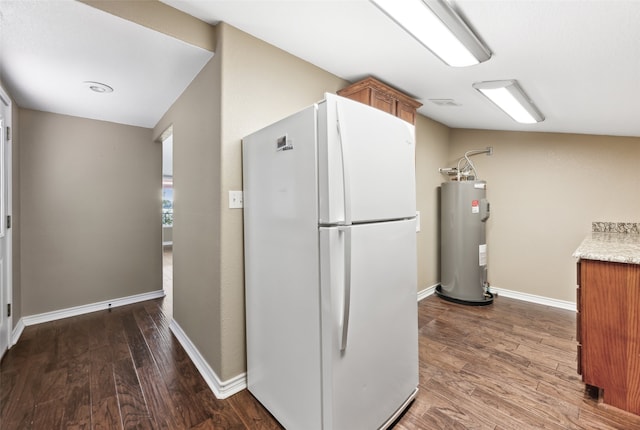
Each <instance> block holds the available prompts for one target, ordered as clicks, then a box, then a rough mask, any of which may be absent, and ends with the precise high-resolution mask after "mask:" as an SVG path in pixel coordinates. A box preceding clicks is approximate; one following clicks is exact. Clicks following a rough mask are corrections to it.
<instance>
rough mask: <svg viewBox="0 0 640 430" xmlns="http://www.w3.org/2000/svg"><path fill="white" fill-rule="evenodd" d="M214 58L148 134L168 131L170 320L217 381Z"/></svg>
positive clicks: (217, 155) (217, 137)
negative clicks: (170, 151)
mask: <svg viewBox="0 0 640 430" xmlns="http://www.w3.org/2000/svg"><path fill="white" fill-rule="evenodd" d="M220 58H221V57H220V55H219V54H216V55H215V56H214V57H213V58H212V59H211V60H210V61H209V63H207V65H205V67H204V68H203V69H202V70H201V71H200V73H199V74H198V76H196V78H195V79H194V80H193V82H192V83H191V84H190V85H189V87H188V88H187V89H186V90H185V91H184V93H183V94H182V95H181V96H180V97H179V98H178V100H177V101H176V102H175V103H174V104H173V106H172V107H171V109H169V111H168V112H167V113H166V114H165V115H164V117H163V118H162V120H161V121H160V122H159V123H158V124H157V125H156V127H155V129H154V136H160V134H162V133H163V132H164V131H165V130H166V129H167V128H168V127H169V126H172V128H173V189H174V209H173V214H174V220H173V317H174V319H175V321H176V322H177V323H178V324H179V325H180V327H181V328H182V329H183V330H184V332H185V333H186V334H187V336H189V339H190V340H191V341H192V342H193V343H194V344H195V345H196V347H197V348H198V350H199V351H200V353H201V354H202V356H203V357H204V358H205V359H206V361H207V362H208V363H209V365H210V366H211V367H212V368H213V369H214V370H215V371H216V373H217V374H218V375H220V373H218V372H219V369H220V367H221V360H222V358H221V357H222V354H223V351H221V348H220V344H221V340H220V339H221V331H222V327H221V324H222V322H221V318H220V306H221V303H220V253H221V247H220V211H221V208H220V199H219V196H220V164H221V158H220V118H221V111H220V82H221V76H220ZM159 146H160V145H159Z"/></svg>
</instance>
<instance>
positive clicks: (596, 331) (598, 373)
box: [580, 260, 640, 414]
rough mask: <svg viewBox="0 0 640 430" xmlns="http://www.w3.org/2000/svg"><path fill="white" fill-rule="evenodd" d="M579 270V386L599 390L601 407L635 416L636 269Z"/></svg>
mask: <svg viewBox="0 0 640 430" xmlns="http://www.w3.org/2000/svg"><path fill="white" fill-rule="evenodd" d="M580 266H581V283H582V286H581V287H580V293H581V294H580V295H581V297H580V306H581V308H582V309H581V312H580V321H581V325H582V330H581V332H580V335H581V338H582V339H581V340H582V372H583V379H584V382H585V383H587V384H589V385H593V386H596V387H598V388H602V389H603V390H604V391H603V401H604V403H607V404H610V405H613V406H615V407H618V408H620V409H624V410H626V411H629V412H632V413H635V414H640V402H638V400H637V399H639V398H640V325H639V324H638V319H639V317H640V266H639V265H636V264H623V263H608V262H602V261H593V260H583V261H582V262H581V265H580Z"/></svg>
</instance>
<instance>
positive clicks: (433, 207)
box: [416, 115, 450, 291]
mask: <svg viewBox="0 0 640 430" xmlns="http://www.w3.org/2000/svg"><path fill="white" fill-rule="evenodd" d="M449 135H450V129H449V127H447V126H445V125H442V124H440V123H438V122H435V121H433V120H431V119H429V118H426V117H424V116H421V115H418V116H417V120H416V193H417V198H416V204H417V210H418V211H420V232H419V233H418V291H420V290H424V289H425V288H428V287H432V286H434V285H436V284H438V283H439V282H440V248H439V246H440V245H439V244H440V242H439V236H440V234H439V210H438V209H439V206H438V205H439V202H438V199H439V191H438V187H439V186H440V184H441V183H442V180H443V177H442V175H441V174H440V173H439V172H438V168H440V167H444V166H446V164H447V161H448V155H449Z"/></svg>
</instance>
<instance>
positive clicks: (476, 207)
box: [471, 200, 480, 214]
mask: <svg viewBox="0 0 640 430" xmlns="http://www.w3.org/2000/svg"><path fill="white" fill-rule="evenodd" d="M471 213H472V214H479V213H480V201H479V200H474V201H472V202H471Z"/></svg>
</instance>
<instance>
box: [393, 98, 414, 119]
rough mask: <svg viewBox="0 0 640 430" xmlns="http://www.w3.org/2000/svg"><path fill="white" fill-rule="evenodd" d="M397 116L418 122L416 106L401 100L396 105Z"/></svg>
mask: <svg viewBox="0 0 640 430" xmlns="http://www.w3.org/2000/svg"><path fill="white" fill-rule="evenodd" d="M396 116H397V117H398V118H400V119H403V120H405V121H407V122H410V123H411V124H414V123H415V122H416V108H415V107H411V106H409V105H408V104H406V103H402V102H400V101H399V102H398V104H397V105H396Z"/></svg>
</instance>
